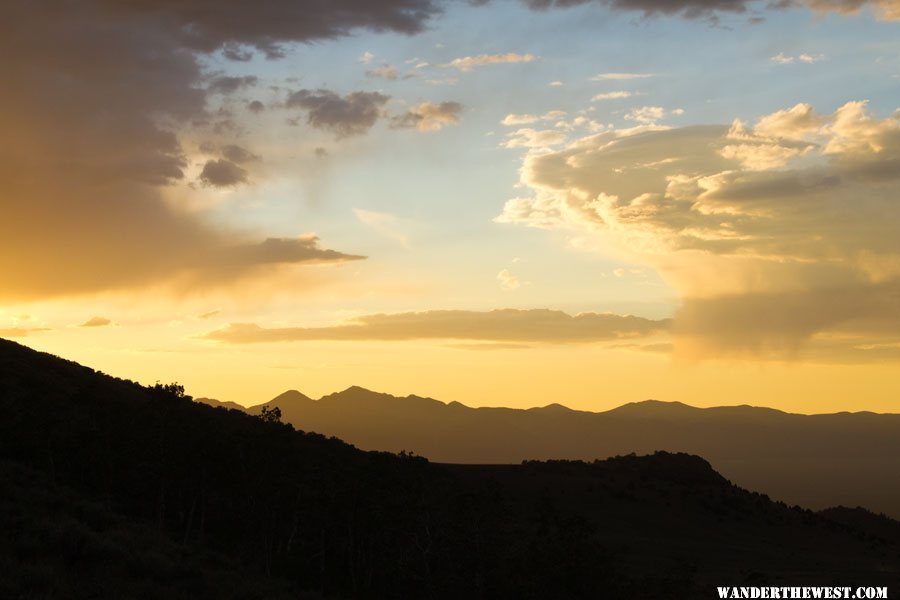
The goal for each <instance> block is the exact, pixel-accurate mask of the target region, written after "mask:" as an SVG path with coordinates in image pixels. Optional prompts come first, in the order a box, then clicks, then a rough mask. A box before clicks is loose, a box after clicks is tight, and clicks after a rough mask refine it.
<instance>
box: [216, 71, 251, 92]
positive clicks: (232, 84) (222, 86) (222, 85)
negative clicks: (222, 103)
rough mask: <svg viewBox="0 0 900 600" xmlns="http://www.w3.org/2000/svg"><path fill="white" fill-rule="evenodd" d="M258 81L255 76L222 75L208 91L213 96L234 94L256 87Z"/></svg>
mask: <svg viewBox="0 0 900 600" xmlns="http://www.w3.org/2000/svg"><path fill="white" fill-rule="evenodd" d="M258 81H259V78H258V77H255V76H253V75H245V76H243V77H232V76H227V75H221V76H219V77H215V78H213V79H212V80H211V81H210V82H209V85H208V86H207V88H206V89H207V91H209V93H211V94H233V93H235V92H237V91H239V90H242V89H244V88H248V87H253V86H255V85H256V84H257V82H258Z"/></svg>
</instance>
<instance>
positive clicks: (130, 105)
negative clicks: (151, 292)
mask: <svg viewBox="0 0 900 600" xmlns="http://www.w3.org/2000/svg"><path fill="white" fill-rule="evenodd" d="M4 11H5V12H4V18H3V19H2V20H0V75H2V78H3V81H4V86H3V89H4V92H3V93H2V94H0V130H2V131H3V132H4V134H3V135H4V140H3V142H4V143H3V144H2V147H0V197H2V198H3V218H2V219H0V279H2V281H3V282H4V284H3V286H0V300H4V301H5V300H10V299H13V300H22V299H33V298H44V297H52V296H60V295H68V294H76V293H95V292H99V291H109V290H119V289H123V288H127V287H138V286H145V285H149V284H160V283H167V282H172V281H174V280H182V281H183V280H184V276H185V274H186V273H190V274H191V275H192V278H191V279H192V280H194V281H204V282H211V283H215V284H217V285H223V284H226V283H227V281H233V279H234V278H235V277H243V276H245V275H248V274H252V273H255V272H256V271H257V270H258V269H257V267H253V266H249V265H248V264H247V262H246V260H245V261H244V262H243V263H242V264H241V265H239V266H238V265H232V266H231V268H229V265H228V264H227V260H228V258H229V257H233V256H234V252H233V251H232V250H233V249H234V248H236V247H237V248H240V247H253V246H254V245H259V243H260V242H259V241H258V240H259V238H260V237H264V234H263V235H262V236H260V235H259V234H257V233H255V232H251V231H236V230H233V229H228V228H225V227H223V226H221V225H219V224H215V223H213V222H212V221H209V220H207V219H206V218H204V215H203V214H202V213H197V212H191V211H188V210H183V209H182V208H181V207H180V205H179V204H178V202H172V201H170V199H167V198H164V196H163V194H164V190H163V189H162V188H163V186H167V185H170V184H172V183H177V182H181V181H183V180H184V177H185V170H186V169H187V167H188V160H187V158H186V156H185V152H184V151H183V149H182V146H181V140H180V137H181V135H180V134H181V132H182V131H183V130H184V129H186V128H188V127H192V126H195V127H202V126H203V125H202V124H203V123H204V122H210V121H213V115H210V114H209V111H208V109H207V97H208V96H209V95H210V94H212V93H213V91H216V93H219V92H227V91H228V90H230V89H233V86H234V84H233V83H232V80H229V79H223V78H222V77H231V76H230V75H228V76H224V75H220V76H216V77H218V79H217V78H216V77H213V78H210V74H209V73H208V72H206V71H205V70H204V64H207V61H206V55H208V54H209V53H212V52H218V51H222V52H223V55H224V56H226V57H227V58H234V59H240V60H243V59H245V58H249V53H250V52H260V53H263V54H265V55H266V56H268V57H270V58H276V57H277V56H278V55H279V54H280V47H281V46H286V45H288V44H291V43H296V42H309V41H314V40H325V39H333V38H336V37H339V36H343V35H347V34H350V33H352V32H353V30H355V29H357V28H368V29H371V30H379V31H384V30H390V31H397V32H402V33H415V32H418V31H421V30H422V29H423V27H424V26H425V24H426V22H427V21H428V19H429V18H430V17H431V16H433V15H435V14H437V13H438V12H439V7H438V5H437V3H436V2H432V1H431V0H386V1H384V2H377V3H370V2H361V1H360V0H335V1H334V2H327V3H322V2H311V1H305V0H300V1H288V0H272V1H271V2H267V3H266V9H265V10H260V9H259V7H257V6H255V5H251V4H247V3H246V2H239V1H237V0H222V1H220V2H206V1H202V2H189V3H185V2H181V1H177V0H160V1H157V2H129V3H121V2H112V1H108V0H92V1H87V2H79V3H74V4H73V3H63V4H60V5H54V7H53V8H52V10H51V9H49V8H48V6H47V5H46V4H43V3H33V2H19V3H13V4H11V5H9V6H5V7H4ZM250 83H252V82H251V81H249V80H246V79H243V80H241V81H239V82H238V84H237V86H238V89H239V88H240V87H241V85H244V86H246V85H249V84H250ZM210 86H212V89H209V88H210ZM254 106H258V107H259V108H260V109H261V108H262V106H261V105H258V104H254V103H250V104H249V105H248V109H250V110H254ZM226 160H227V158H226ZM232 162H234V161H232ZM235 164H236V163H235ZM316 248H318V246H316ZM251 254H252V253H251ZM238 255H239V256H240V255H241V254H240V253H238ZM309 255H315V256H316V257H317V259H319V260H321V259H328V258H329V257H331V258H335V259H338V260H343V259H344V257H345V256H346V255H342V254H340V253H333V254H329V253H328V251H325V250H322V249H318V250H317V251H313V250H312V249H310V250H309V252H307V255H304V256H303V257H302V258H303V259H304V260H305V259H307V258H309V257H310V256H309ZM22 257H27V259H25V260H23V259H22ZM299 258H301V257H298V259H299ZM204 268H211V269H213V270H214V271H215V273H217V274H218V276H219V277H222V278H224V280H217V281H213V278H212V277H208V276H206V275H209V273H207V274H204V273H201V272H200V271H201V270H202V269H204Z"/></svg>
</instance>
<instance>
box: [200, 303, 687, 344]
mask: <svg viewBox="0 0 900 600" xmlns="http://www.w3.org/2000/svg"><path fill="white" fill-rule="evenodd" d="M669 327H670V321H669V320H667V319H662V320H652V319H644V318H641V317H635V316H631V315H615V314H609V313H591V312H588V313H580V314H577V315H574V316H573V315H569V314H567V313H564V312H561V311H557V310H548V309H532V310H516V309H501V310H492V311H487V312H476V311H466V310H433V311H425V312H410V313H396V314H375V315H365V316H361V317H357V318H355V319H353V320H352V321H350V322H348V323H345V324H339V325H333V326H329V327H281V328H265V327H260V326H259V325H255V324H251V323H232V324H230V325H228V326H227V327H225V328H223V329H219V330H216V331H212V332H209V333H207V334H205V335H203V336H202V337H203V338H204V339H208V340H215V341H219V342H226V343H232V344H249V343H256V342H290V341H309V340H373V341H400V340H421V339H454V340H471V341H485V342H545V343H557V344H565V343H576V342H583V343H587V342H602V341H613V340H622V339H631V338H640V337H644V336H649V335H653V334H657V333H661V332H665V331H666V330H667V329H668V328H669Z"/></svg>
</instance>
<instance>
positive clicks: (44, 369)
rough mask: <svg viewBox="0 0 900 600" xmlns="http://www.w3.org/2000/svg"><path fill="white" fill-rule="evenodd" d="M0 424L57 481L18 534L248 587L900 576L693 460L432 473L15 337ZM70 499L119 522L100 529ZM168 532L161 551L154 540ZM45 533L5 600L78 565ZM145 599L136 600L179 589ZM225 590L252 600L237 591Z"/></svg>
mask: <svg viewBox="0 0 900 600" xmlns="http://www.w3.org/2000/svg"><path fill="white" fill-rule="evenodd" d="M0 414H2V415H3V417H4V418H3V419H2V420H0V460H2V461H4V464H9V465H11V467H10V468H11V469H13V470H14V471H13V472H17V471H15V470H16V469H21V470H23V472H25V473H32V472H37V473H39V474H38V475H36V476H35V477H36V478H37V480H38V481H39V482H40V481H43V482H44V483H39V484H36V485H37V488H36V489H32V488H31V487H27V486H26V492H23V493H18V494H14V495H13V496H11V498H12V500H11V501H10V502H11V504H10V505H8V506H7V508H5V509H4V510H3V511H2V512H0V517H2V519H3V520H4V522H3V523H2V527H3V528H4V529H5V530H6V531H11V530H13V529H14V528H15V527H16V526H17V525H16V523H19V524H20V525H19V527H20V529H21V527H22V525H21V524H22V523H25V524H28V523H40V522H42V521H46V520H48V519H49V520H50V521H51V522H53V521H59V522H68V523H70V524H71V525H68V526H67V529H71V530H73V531H81V530H85V529H86V530H88V531H90V532H92V533H91V535H89V536H86V539H88V540H90V541H91V544H90V545H89V546H86V548H93V547H97V546H99V547H100V548H104V547H111V548H122V547H134V546H141V545H144V544H147V543H152V544H156V545H154V546H152V547H160V548H163V547H164V548H168V550H165V551H161V552H163V554H164V555H165V556H172V555H173V554H172V553H175V554H177V553H178V552H184V553H185V556H206V555H207V553H214V555H215V556H222V557H223V558H222V559H221V560H224V561H228V563H229V564H232V565H235V566H234V570H235V573H239V572H240V573H247V574H248V575H247V578H248V579H247V581H249V582H251V584H250V585H251V587H252V588H253V589H254V590H255V592H254V593H256V594H257V596H266V594H267V593H268V592H265V591H263V590H264V588H263V584H260V586H255V585H253V584H252V582H253V581H254V578H269V577H272V578H275V579H276V580H279V581H280V580H284V581H288V582H291V583H289V584H288V583H286V584H284V586H287V585H291V586H295V588H292V591H289V592H287V593H290V594H292V595H294V596H295V597H304V596H303V595H304V594H306V597H310V596H312V597H315V596H316V595H322V596H325V597H343V598H413V597H415V598H460V597H465V598H512V597H515V598H595V597H598V595H600V596H606V597H617V598H671V597H685V598H690V597H698V598H700V597H710V595H711V593H712V588H711V586H713V585H723V584H729V583H730V584H739V583H742V582H769V583H772V584H803V583H805V584H814V585H828V584H831V583H840V584H842V585H854V584H864V585H891V586H896V585H897V583H898V582H900V562H898V559H900V548H898V545H897V544H896V543H895V542H893V541H891V540H885V539H882V538H880V537H878V536H875V535H872V534H871V533H867V532H866V530H865V529H864V528H858V527H856V526H855V525H854V524H853V523H852V522H851V523H847V522H839V521H837V520H832V519H829V518H826V517H824V516H822V515H818V514H815V513H812V512H810V511H806V510H803V509H800V508H799V507H794V508H791V507H788V506H786V505H783V504H780V503H776V502H772V501H771V500H769V499H768V498H767V497H765V496H763V495H760V494H755V493H752V492H748V491H746V490H744V489H741V488H738V487H736V486H734V485H732V484H731V483H730V482H728V481H727V480H726V479H725V478H723V477H722V476H721V475H719V474H718V473H716V472H715V471H714V470H713V469H712V468H711V467H710V465H709V463H707V462H706V461H704V460H703V459H702V458H699V457H695V456H689V455H685V454H671V453H658V454H653V455H650V456H643V457H638V456H625V457H619V458H613V459H609V460H605V461H598V462H595V463H582V462H565V461H564V462H558V461H557V462H535V463H526V464H522V465H507V466H484V465H435V464H431V463H429V462H427V461H426V460H424V459H420V458H416V457H413V456H409V455H392V454H387V453H374V452H363V451H360V450H357V449H356V448H353V447H352V446H349V445H347V444H345V443H343V442H341V441H339V440H335V439H328V438H325V437H323V436H320V435H317V434H309V433H302V432H298V431H295V430H293V428H291V427H290V426H288V425H283V424H280V423H277V422H264V421H263V420H261V419H258V418H254V417H252V416H249V415H247V414H244V413H242V412H240V411H236V410H228V409H224V408H212V407H208V406H204V405H201V404H198V403H194V402H191V401H190V400H189V398H187V397H184V396H183V394H182V393H181V390H180V389H179V388H178V387H177V386H158V387H156V388H144V387H141V386H138V385H136V384H134V383H130V382H127V381H121V380H116V379H112V378H110V377H107V376H105V375H102V374H99V373H96V372H94V371H92V370H90V369H87V368H84V367H80V366H78V365H75V364H74V363H70V362H67V361H63V360H60V359H58V358H56V357H52V356H50V355H46V354H40V353H37V352H34V351H31V350H29V349H27V348H25V347H22V346H19V345H17V344H13V343H10V342H4V341H0ZM32 487H33V486H32ZM29 490H30V491H29ZM40 495H43V496H44V498H45V500H44V501H41V502H32V501H29V500H28V498H30V497H32V496H40ZM69 497H74V498H78V499H83V501H84V502H88V503H92V504H95V505H99V506H101V507H102V511H103V514H109V515H113V517H110V518H113V519H117V520H119V521H117V522H119V523H120V526H116V527H105V528H104V527H98V526H96V525H95V524H92V523H91V519H93V518H94V517H91V516H90V515H91V513H90V511H74V512H73V511H71V510H70V508H69V507H68V505H69V504H70V503H69V502H67V501H66V499H67V498H69ZM78 502H82V500H78ZM103 518H104V519H105V518H107V517H103ZM29 527H30V529H28V531H40V528H39V527H33V526H29ZM115 532H119V533H115ZM110 536H113V537H110ZM114 536H118V537H117V538H116V537H114ZM123 536H124V539H122V538H123ZM157 536H161V537H164V538H165V540H167V541H158V542H146V541H145V540H147V539H156V537H157ZM34 537H35V536H34V535H32V534H28V535H20V536H17V537H16V536H11V537H9V538H8V542H7V543H8V544H9V545H10V547H9V548H8V549H7V550H5V551H4V552H3V553H0V574H5V575H3V577H4V578H5V581H3V582H2V583H3V584H4V585H5V586H6V587H0V590H7V591H9V590H11V592H12V593H11V594H10V595H12V596H13V597H16V596H22V597H40V594H41V589H40V588H38V587H36V586H37V585H38V583H37V581H38V580H36V579H35V578H26V579H24V580H23V579H21V578H20V579H14V578H13V576H12V575H11V574H15V573H18V572H21V571H22V570H23V569H25V570H27V571H28V572H32V573H33V572H37V573H40V572H44V573H50V574H51V575H52V574H53V573H55V572H56V571H54V569H61V570H60V571H59V572H60V573H62V577H67V576H68V573H72V572H73V571H72V569H73V568H75V567H72V566H71V565H68V566H66V567H59V566H54V564H53V560H55V559H54V558H52V557H54V556H55V555H54V554H52V552H49V551H47V550H46V547H47V544H50V545H51V546H52V542H40V543H39V544H38V545H37V550H35V549H34V544H33V543H31V542H29V541H28V540H32V539H34ZM42 539H43V538H42ZM42 544H43V545H42ZM75 547H76V548H78V547H79V546H78V544H75ZM74 556H75V557H77V560H79V561H82V562H80V563H74V564H76V565H77V569H79V570H84V571H85V572H87V573H90V572H92V570H94V571H95V570H97V569H100V568H101V566H100V565H102V564H105V563H104V561H105V560H106V559H105V558H104V557H105V556H106V555H105V554H104V553H103V551H99V552H98V551H94V550H91V551H85V552H80V551H77V550H76V551H74ZM197 560H199V559H197ZM216 560H219V559H216ZM215 564H217V563H216V562H215V561H214V560H212V559H210V562H199V563H198V562H194V559H190V560H185V562H184V569H187V571H188V572H187V573H183V572H182V573H181V575H179V577H178V578H176V579H173V580H172V582H173V585H176V586H179V587H180V586H182V585H184V586H187V584H186V583H182V582H187V581H202V580H203V575H202V573H203V572H205V571H204V569H207V568H208V569H210V570H211V571H214V570H215V569H214V565H215ZM192 565H197V566H196V567H194V566H192ZM204 565H205V566H204ZM66 569H68V570H66ZM198 569H199V570H200V573H199V574H198V571H197V570H198ZM116 573H119V574H118V575H116V576H117V577H119V576H121V577H125V578H126V579H127V580H128V581H127V583H128V585H129V586H139V585H140V584H139V581H138V579H137V578H135V579H133V580H132V579H129V578H130V575H129V571H128V570H123V571H121V572H118V571H117V572H116ZM161 573H163V575H154V576H155V577H167V575H165V573H166V571H165V568H163V569H162V570H161ZM52 576H55V575H52ZM60 585H61V586H63V588H65V586H66V583H65V582H63V583H62V584H60ZM265 585H271V586H273V587H272V588H271V589H273V590H276V591H278V592H279V593H281V590H286V589H288V588H286V587H284V586H283V585H282V584H280V583H278V581H273V582H271V584H265ZM148 589H149V590H150V591H149V592H147V593H146V594H140V593H136V595H138V596H140V597H167V595H166V593H165V592H158V593H157V592H155V591H154V589H153V588H148ZM183 589H189V588H187V587H185V588H183ZM248 594H249V595H248ZM45 597H46V594H45ZM101 597H102V596H101ZM194 597H220V596H213V595H211V594H209V595H208V594H207V592H206V591H198V592H197V593H196V594H194ZM226 597H253V595H252V594H251V593H249V592H246V591H240V590H239V587H234V588H233V589H231V590H229V592H227V593H226Z"/></svg>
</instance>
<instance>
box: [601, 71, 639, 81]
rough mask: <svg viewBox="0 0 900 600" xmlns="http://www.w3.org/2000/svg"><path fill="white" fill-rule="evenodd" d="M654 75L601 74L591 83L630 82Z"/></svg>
mask: <svg viewBox="0 0 900 600" xmlns="http://www.w3.org/2000/svg"><path fill="white" fill-rule="evenodd" d="M653 76H654V75H653V74H652V73H600V74H599V75H594V76H593V77H591V81H628V80H630V79H647V78H648V77H653Z"/></svg>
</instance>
